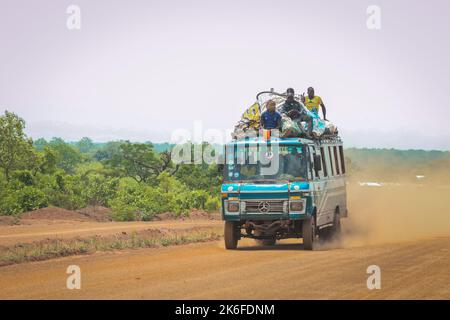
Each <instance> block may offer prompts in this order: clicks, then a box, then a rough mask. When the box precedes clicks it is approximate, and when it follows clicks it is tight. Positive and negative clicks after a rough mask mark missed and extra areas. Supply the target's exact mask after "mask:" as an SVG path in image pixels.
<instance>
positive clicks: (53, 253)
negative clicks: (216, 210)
mask: <svg viewBox="0 0 450 320" xmlns="http://www.w3.org/2000/svg"><path fill="white" fill-rule="evenodd" d="M222 235H223V232H222V228H219V227H195V228H191V229H185V230H174V229H165V230H158V229H148V230H144V231H139V232H136V231H134V232H131V233H129V234H128V233H119V234H116V235H113V236H107V237H100V236H94V237H89V238H76V239H69V240H63V239H49V240H43V241H37V242H33V243H25V244H16V245H14V246H10V247H0V266H5V265H10V264H16V263H23V262H29V261H40V260H48V259H53V258H59V257H65V256H71V255H79V254H89V253H94V252H97V251H112V250H124V249H137V248H158V247H167V246H173V245H183V244H188V243H196V242H205V241H213V240H218V239H220V238H221V237H222Z"/></svg>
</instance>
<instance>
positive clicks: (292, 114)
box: [280, 88, 313, 136]
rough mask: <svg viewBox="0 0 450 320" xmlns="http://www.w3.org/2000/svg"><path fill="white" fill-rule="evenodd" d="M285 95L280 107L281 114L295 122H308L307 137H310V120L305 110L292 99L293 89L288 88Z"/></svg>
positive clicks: (311, 122) (311, 124)
mask: <svg viewBox="0 0 450 320" xmlns="http://www.w3.org/2000/svg"><path fill="white" fill-rule="evenodd" d="M286 93H287V98H286V101H285V102H284V103H283V105H282V106H281V107H280V112H281V114H285V115H286V116H288V117H289V118H291V119H292V120H294V121H296V122H302V121H306V122H308V135H309V136H311V134H312V126H313V120H312V118H311V117H310V116H309V115H308V114H307V112H306V110H305V109H304V108H303V106H302V105H301V104H300V102H298V101H296V100H295V99H294V96H295V92H294V89H292V88H288V89H287V91H286Z"/></svg>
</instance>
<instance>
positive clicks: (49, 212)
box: [20, 207, 93, 221]
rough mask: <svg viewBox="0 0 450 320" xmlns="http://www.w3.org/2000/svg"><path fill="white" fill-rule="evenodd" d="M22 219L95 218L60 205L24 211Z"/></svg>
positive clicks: (86, 219)
mask: <svg viewBox="0 0 450 320" xmlns="http://www.w3.org/2000/svg"><path fill="white" fill-rule="evenodd" d="M20 219H21V220H72V221H92V220H93V219H92V218H90V217H88V216H86V215H84V214H81V213H78V212H76V211H70V210H66V209H62V208H58V207H48V208H42V209H38V210H34V211H28V212H24V213H22V214H21V215H20Z"/></svg>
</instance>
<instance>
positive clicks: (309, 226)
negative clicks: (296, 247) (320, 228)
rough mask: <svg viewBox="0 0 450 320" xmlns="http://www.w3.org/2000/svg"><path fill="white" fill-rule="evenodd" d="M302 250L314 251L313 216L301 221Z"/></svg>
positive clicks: (314, 220)
mask: <svg viewBox="0 0 450 320" xmlns="http://www.w3.org/2000/svg"><path fill="white" fill-rule="evenodd" d="M302 237H303V248H304V249H305V250H314V244H315V240H316V219H315V218H314V216H312V217H310V218H308V219H306V220H303V223H302Z"/></svg>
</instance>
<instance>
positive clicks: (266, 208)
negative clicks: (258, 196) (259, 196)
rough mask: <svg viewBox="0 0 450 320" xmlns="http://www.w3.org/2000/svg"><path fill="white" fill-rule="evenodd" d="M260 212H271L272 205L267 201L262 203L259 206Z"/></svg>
mask: <svg viewBox="0 0 450 320" xmlns="http://www.w3.org/2000/svg"><path fill="white" fill-rule="evenodd" d="M258 210H259V212H261V213H267V212H269V211H270V204H269V203H268V202H267V201H261V202H260V203H259V205H258Z"/></svg>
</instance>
